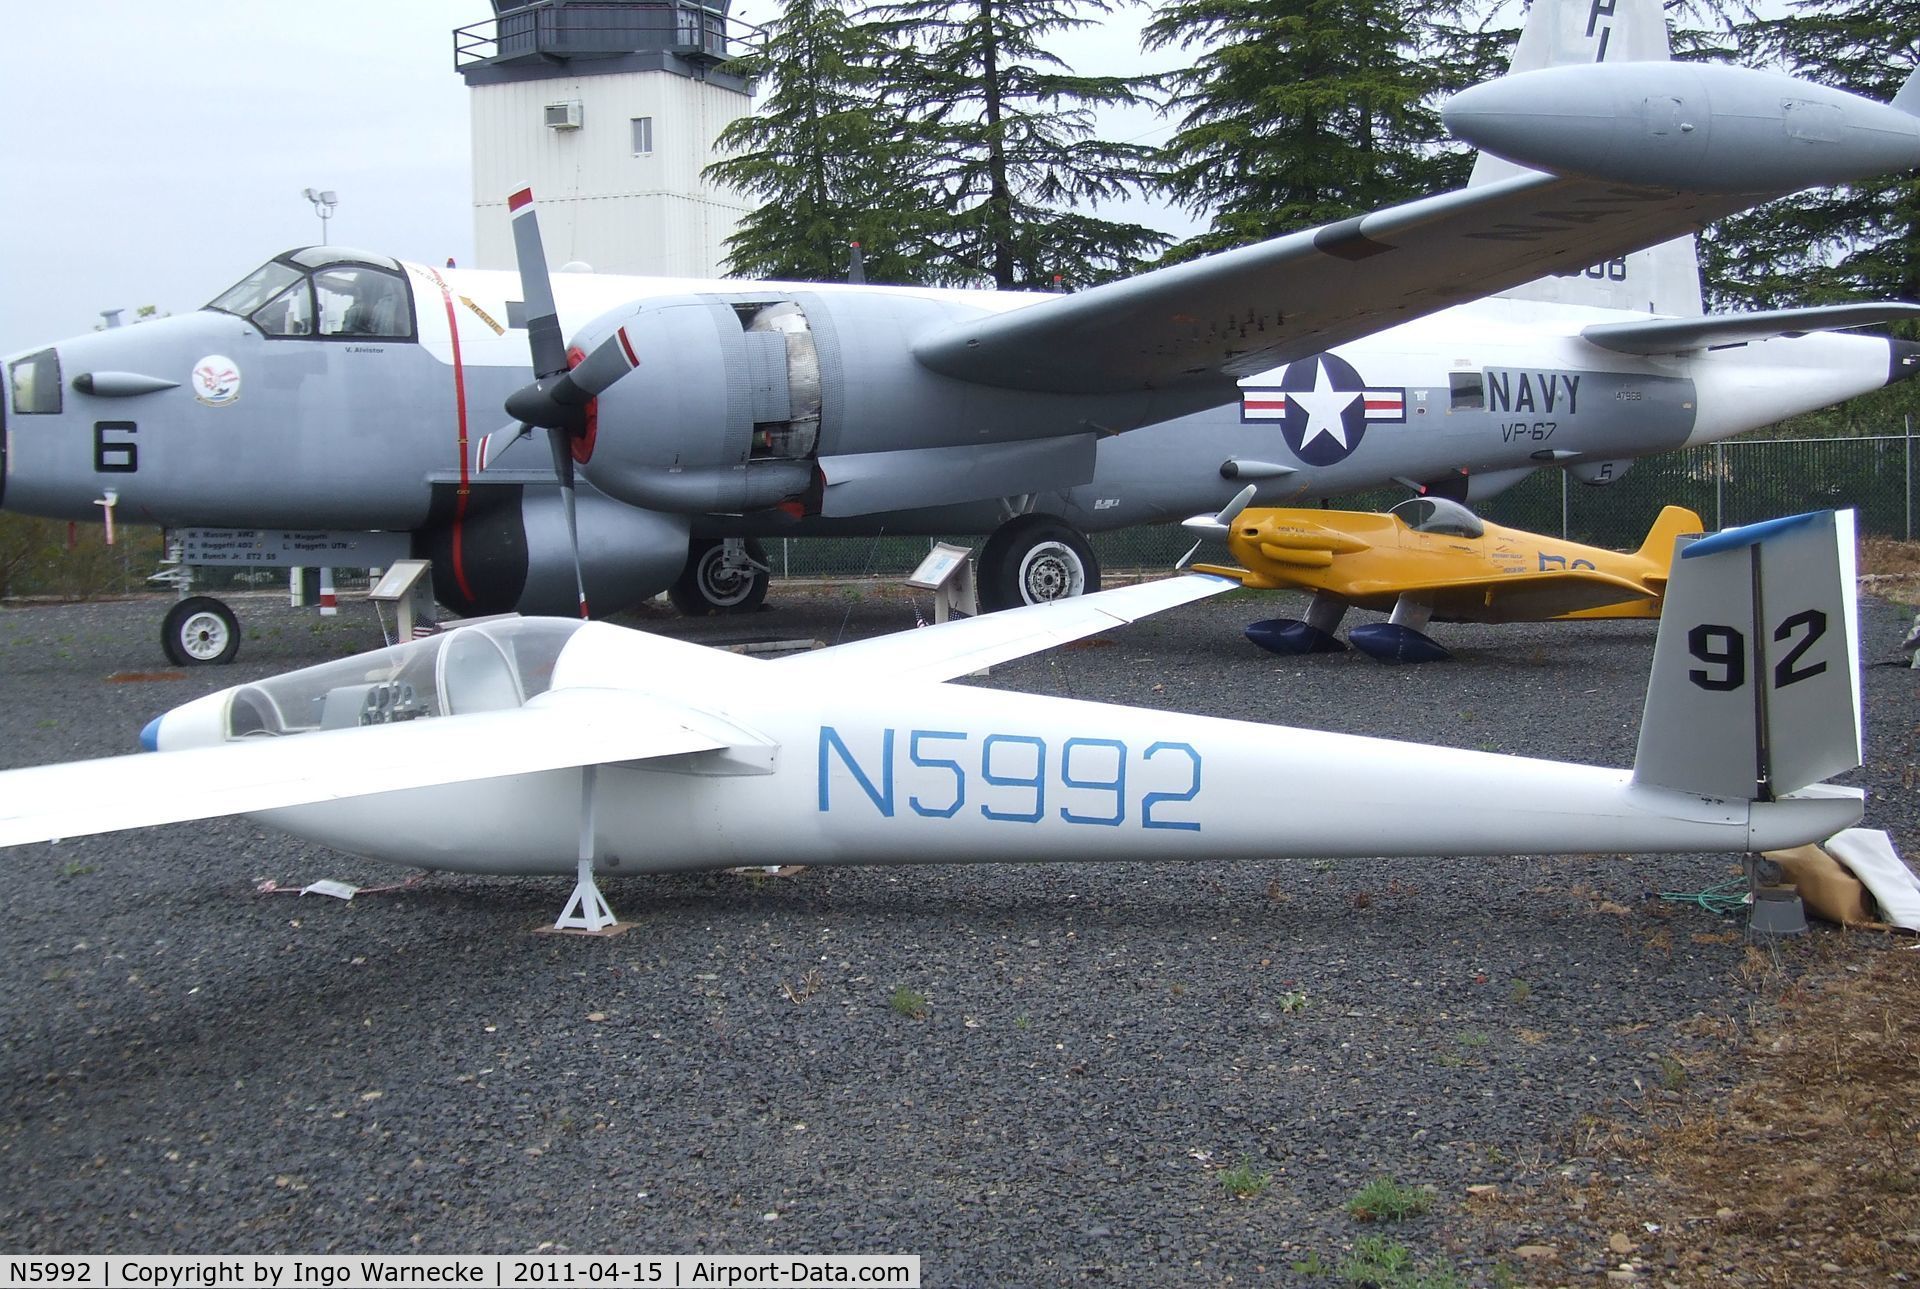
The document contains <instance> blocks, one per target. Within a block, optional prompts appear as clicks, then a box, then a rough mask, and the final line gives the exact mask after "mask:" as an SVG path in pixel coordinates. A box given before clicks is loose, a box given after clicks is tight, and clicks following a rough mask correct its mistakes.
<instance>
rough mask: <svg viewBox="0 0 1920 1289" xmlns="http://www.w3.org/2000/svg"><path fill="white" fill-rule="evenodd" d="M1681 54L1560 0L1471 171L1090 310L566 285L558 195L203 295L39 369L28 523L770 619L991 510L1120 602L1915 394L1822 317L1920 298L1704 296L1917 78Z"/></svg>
mask: <svg viewBox="0 0 1920 1289" xmlns="http://www.w3.org/2000/svg"><path fill="white" fill-rule="evenodd" d="M1628 19H1632V21H1631V22H1629V21H1628ZM1635 29H1638V30H1641V31H1642V33H1643V34H1642V35H1640V36H1639V37H1635V36H1634V35H1633V31H1634V30H1635ZM1645 33H1653V34H1651V35H1649V34H1645ZM1635 39H1638V40H1640V41H1641V43H1640V44H1639V45H1637V46H1636V45H1635V44H1634V41H1635ZM1528 40H1534V41H1535V44H1534V45H1533V46H1529V45H1528V44H1527V41H1528ZM1616 41H1617V42H1619V43H1618V44H1617V45H1616V44H1612V42H1616ZM1653 41H1657V47H1656V45H1655V44H1653V43H1650V42H1653ZM1610 48H1612V49H1613V50H1614V51H1615V52H1614V53H1611V54H1610V53H1609V49H1610ZM1665 52H1666V37H1665V27H1664V22H1663V20H1662V19H1661V17H1660V12H1659V9H1658V8H1657V6H1656V5H1654V4H1652V3H1650V2H1649V0H1618V3H1617V4H1616V2H1615V0H1568V2H1567V3H1562V4H1547V3H1542V4H1540V5H1536V6H1535V16H1534V18H1533V19H1531V20H1530V23H1529V29H1528V32H1527V35H1526V37H1524V38H1523V42H1522V47H1521V50H1520V51H1519V54H1518V56H1517V60H1516V65H1517V66H1520V67H1522V68H1524V67H1526V66H1527V65H1528V64H1529V62H1531V63H1534V64H1551V63H1560V64H1566V63H1578V64H1581V65H1538V66H1536V67H1535V69H1534V70H1522V71H1520V72H1518V73H1516V74H1513V75H1509V76H1507V77H1504V78H1501V79H1500V80H1496V81H1493V82H1489V83H1487V84H1485V85H1481V86H1478V87H1475V88H1474V89H1471V90H1468V91H1466V92H1464V93H1462V94H1460V95H1457V96H1456V97H1455V98H1454V99H1453V100H1452V101H1451V102H1450V103H1449V104H1448V106H1447V108H1446V113H1445V119H1446V121H1447V123H1448V126H1449V128H1450V129H1451V130H1452V131H1453V132H1454V133H1455V134H1456V135H1458V136H1460V137H1462V138H1463V139H1465V140H1466V141H1468V142H1469V143H1472V144H1474V145H1475V146H1478V147H1479V148H1480V149H1481V150H1482V152H1483V154H1493V155H1492V156H1490V157H1488V156H1483V159H1482V164H1481V168H1480V169H1479V170H1478V171H1477V172H1476V175H1475V179H1474V182H1473V183H1472V184H1471V185H1470V186H1469V187H1468V188H1466V189H1463V190H1460V191H1457V192H1449V193H1443V194H1440V195H1437V196H1432V197H1427V198H1423V199H1420V200H1417V201H1412V202H1408V203H1406V204H1404V205H1399V206H1394V207H1390V208H1387V209H1384V210H1379V211H1375V212H1372V213H1370V214H1367V215H1364V216H1359V217H1356V218H1352V219H1347V220H1343V221H1340V222H1338V223H1335V224H1331V225H1328V226H1326V227H1323V228H1317V229H1311V230H1308V231H1305V232H1300V233H1295V234H1291V235H1288V236H1285V237H1281V238H1276V239H1274V240H1271V241H1268V242H1264V243H1261V244H1258V245H1254V246H1249V247H1244V248H1241V249H1238V250H1234V251H1229V252H1225V253H1223V254H1219V255H1215V256H1212V257H1210V258H1207V259H1204V260H1198V261H1194V262H1190V263H1186V264H1181V265H1176V266H1173V267H1170V268H1165V269H1160V270H1156V271H1153V272H1149V273H1146V274H1143V275H1140V276H1138V277H1135V278H1131V279H1128V280H1125V281H1121V282H1115V283H1111V284H1108V285H1105V286H1100V287H1095V288H1091V289H1089V290H1085V291H1081V292H1079V293H1076V294H1069V295H1048V294H1037V293H1011V292H992V291H971V290H951V289H934V288H921V287H905V286H870V285H863V284H862V285H856V284H820V283H767V282H747V281H683V280H671V279H657V278H652V279H649V278H630V277H617V276H611V275H599V274H575V273H565V272H563V273H559V274H557V275H553V276H552V277H551V278H550V277H549V275H548V272H547V267H546V263H545V258H544V255H543V254H542V253H541V252H540V249H539V242H538V233H537V227H536V226H535V224H534V217H533V206H532V202H531V196H530V194H519V195H517V196H516V197H515V199H514V202H513V203H512V208H513V218H514V221H515V233H516V247H517V249H518V251H519V255H520V260H521V272H520V274H519V276H517V277H516V276H515V275H513V274H508V273H500V272H489V271H477V270H465V271H463V270H456V269H452V268H447V269H440V268H434V267H430V266H426V265H420V264H412V263H404V262H400V261H396V260H393V259H390V258H388V257H386V256H382V255H378V254H371V253H366V252H361V251H355V250H349V249H343V248H339V247H326V246H322V247H309V248H306V249H303V250H296V251H291V252H288V253H287V254H284V255H280V256H276V257H275V258H274V259H272V260H270V261H268V262H267V263H266V264H264V265H262V266H261V267H260V268H259V269H257V270H256V271H254V272H253V273H251V274H249V275H248V276H247V277H246V278H245V279H244V280H243V281H241V282H240V283H238V284H236V285H235V286H233V287H232V288H230V289H228V290H227V291H225V292H223V293H221V294H220V295H219V296H217V297H215V298H214V299H213V300H212V302H211V303H209V304H208V305H207V306H206V307H205V308H204V309H201V310H199V311H197V312H194V313H191V314H187V315H181V316H175V317H171V318H166V319H162V320H159V321H156V322H151V323H146V324H143V325H141V326H138V327H126V328H117V329H112V330H107V331H102V332H96V333H93V334H90V335H85V336H80V337H77V338H74V339H72V340H67V341H63V342H61V343H59V344H56V345H51V346H47V347H45V348H41V349H38V350H34V351H31V352H27V353H23V354H18V355H15V356H13V357H12V358H11V359H10V360H9V361H8V363H7V367H8V373H9V384H10V391H9V392H10V398H9V399H8V406H7V408H6V415H5V435H4V476H3V479H4V484H3V486H4V491H3V492H0V505H4V506H6V507H7V508H9V509H14V510H18V511H22V512H25V513H30V514H38V515H47V516H53V517H57V518H68V519H96V520H97V519H99V518H100V517H101V516H102V513H103V510H104V511H107V512H110V513H112V514H114V515H117V517H118V519H119V520H120V521H121V522H123V523H125V522H135V523H152V524H159V525H162V526H165V527H168V528H174V529H178V528H183V527H204V528H224V529H271V528H287V529H302V530H312V529H329V530H339V531H341V532H343V533H357V532H368V531H380V532H387V533H396V534H405V535H406V537H407V541H408V542H409V543H410V545H411V548H412V550H413V553H414V554H416V555H418V556H421V557H424V558H429V559H431V560H432V564H433V578H434V594H435V597H436V598H437V599H438V600H439V601H440V603H441V604H443V605H444V606H446V607H447V608H449V609H451V610H453V611H454V612H456V613H459V614H462V615H477V614H486V613H493V612H502V611H508V610H518V611H520V612H524V613H552V612H570V611H573V610H574V609H575V608H576V606H578V607H579V608H581V609H584V608H585V606H586V605H587V604H588V603H589V602H590V603H591V604H592V606H593V607H594V609H595V610H596V611H598V612H601V613H608V612H614V611H617V610H619V609H621V608H623V607H626V606H630V605H632V604H634V603H636V602H638V601H639V600H641V599H643V598H646V597H649V596H651V595H653V594H656V593H657V592H659V591H660V590H662V589H668V590H670V592H671V593H672V594H673V596H674V599H675V602H676V603H677V604H679V605H680V606H681V607H682V608H684V609H688V610H691V611H712V610H717V609H728V608H746V607H752V606H754V605H757V604H758V603H759V601H760V599H761V597H763V596H764V594H765V589H766V570H765V567H764V562H763V560H761V559H760V558H759V554H758V550H757V547H756V545H755V544H754V543H753V541H752V539H754V538H757V537H764V536H771V535H793V536H802V535H831V534H870V533H875V532H881V531H884V532H886V533H890V534H928V535H938V534H951V533H985V534H988V536H987V540H986V542H985V544H984V546H983V548H982V549H981V551H980V555H979V581H980V585H981V590H982V600H983V604H984V606H985V607H987V608H996V607H1003V606H1006V605H1010V604H1015V603H1019V602H1021V601H1022V600H1038V599H1044V598H1050V597H1052V596H1056V595H1061V594H1075V593H1078V592H1080V591H1082V590H1089V589H1094V588H1095V587H1097V585H1098V580H1099V573H1098V568H1097V565H1096V564H1095V563H1094V560H1093V556H1092V553H1091V551H1090V550H1089V549H1088V548H1087V543H1086V541H1085V537H1084V534H1085V533H1088V532H1092V531H1098V530H1104V529H1112V528H1119V527H1123V526H1126V525H1131V524H1138V523H1148V522H1158V521H1176V520H1179V519H1182V518H1184V517H1186V516H1188V515H1192V514H1194V513H1197V512H1200V511H1206V510H1213V509H1217V508H1218V507H1219V506H1220V505H1221V504H1223V503H1224V502H1225V501H1226V500H1227V499H1228V497H1229V496H1231V495H1232V494H1234V493H1236V492H1238V491H1239V490H1241V489H1242V488H1243V487H1245V486H1246V485H1247V484H1248V483H1252V484H1254V485H1255V486H1256V489H1257V493H1256V499H1257V502H1258V503H1259V504H1263V505H1264V504H1282V503H1293V502H1298V501H1300V500H1303V499H1312V498H1319V497H1325V496H1329V495H1333V494H1338V493H1342V492H1350V491H1355V490H1360V489H1366V488H1371V487H1377V486H1380V485H1382V484H1386V483H1388V482H1390V481H1401V482H1406V483H1411V484H1414V485H1416V486H1422V487H1427V488H1431V489H1434V490H1436V491H1439V492H1441V493H1442V494H1444V495H1450V496H1455V497H1462V498H1469V499H1470V498H1473V497H1476V496H1483V495H1489V494H1490V493H1491V492H1493V491H1497V490H1498V489H1499V488H1500V487H1503V486H1509V485H1510V484H1511V483H1513V482H1515V481H1517V480H1518V479H1519V478H1521V477H1524V476H1525V474H1526V473H1528V472H1529V471H1531V470H1534V469H1539V468H1542V467H1543V466H1557V467H1560V468H1563V469H1567V470H1569V471H1570V472H1572V473H1573V474H1574V475H1575V476H1576V477H1578V478H1581V479H1583V480H1586V481H1588V482H1596V483H1599V482H1606V481H1608V480H1610V479H1611V478H1614V477H1617V475H1618V474H1619V473H1620V472H1621V471H1623V470H1624V469H1625V468H1626V465H1627V463H1628V462H1630V461H1631V460H1632V459H1633V458H1635V457H1637V456H1641V455H1644V454H1647V453H1652V452H1660V451H1665V450H1669V449H1672V448H1675V447H1679V446H1681V445H1684V444H1690V443H1701V442H1707V441H1710V440H1713V439H1717V438H1721V437H1724V436H1726V435H1730V434H1736V433H1739V432H1741V431H1743V430H1747V429H1751V428H1754V427H1756V426H1759V425H1762V424H1766V423H1768V422H1771V421H1773V420H1776V419H1779V418H1781V417H1783V416H1787V415H1791V414H1793V413H1796V412H1800V411H1804V410H1809V409H1812V408H1815V407H1819V406H1823V405H1825V404H1828V403H1831V402H1835V401H1838V400H1840V399H1844V398H1847V397H1851V396H1853V395H1855V394H1859V393H1862V392H1865V391H1867V390H1870V389H1874V388H1878V387H1879V386H1881V385H1883V384H1885V383H1887V382H1888V381H1889V380H1891V379H1896V378H1898V377H1901V376H1904V375H1907V374H1910V373H1911V372H1912V370H1914V368H1913V365H1912V364H1913V353H1914V349H1913V347H1912V346H1909V345H1906V344H1904V343H1903V342H1899V341H1892V340H1889V339H1887V338H1885V337H1875V336H1859V335H1846V334H1839V333H1836V332H1828V331H1821V330H1819V329H1821V328H1844V327H1850V326H1856V325H1860V324H1862V323H1868V322H1874V321H1880V320H1885V319H1888V318H1892V317H1898V316H1904V315H1906V314H1909V313H1914V312H1920V306H1912V305H1851V306H1839V307H1835V308H1821V309H1811V310H1787V311H1776V312H1773V313H1763V314H1752V315H1733V316H1702V315H1701V313H1700V307H1699V292H1698V279H1697V274H1696V273H1695V271H1694V268H1693V263H1692V250H1691V245H1690V241H1688V240H1687V239H1688V236H1689V235H1690V234H1691V233H1692V232H1693V231H1695V230H1697V229H1699V228H1700V227H1702V226H1703V225H1704V224H1706V223H1708V222H1709V221H1711V220H1713V219H1716V218H1719V217H1722V216H1724V215H1727V214H1730V213H1732V212H1734V211H1737V210H1741V209H1745V208H1747V207H1750V206H1752V205H1754V204H1756V203H1758V202H1761V201H1765V200H1768V199H1770V198H1773V197H1777V196H1780V195H1782V194H1785V193H1790V192H1793V191H1796V190H1798V189H1800V188H1803V187H1807V186H1811V185H1817V184H1826V183H1836V182H1844V181H1847V180H1851V179H1858V178H1862V177H1866V176H1870V175H1876V174H1883V173H1887V172H1890V171H1902V170H1907V169H1910V168H1913V167H1914V166H1916V165H1917V164H1920V117H1917V116H1916V113H1920V88H1917V87H1916V86H1915V84H1913V83H1911V82H1910V83H1909V85H1908V86H1907V87H1905V88H1904V89H1903V90H1902V91H1901V93H1900V94H1899V95H1898V96H1897V97H1896V99H1895V100H1894V102H1893V103H1892V104H1891V105H1888V104H1880V103H1875V102H1871V101H1869V100H1866V99H1863V98H1860V97H1857V96H1854V95H1850V94H1847V93H1844V92H1841V91H1838V90H1833V89H1829V88H1825V87H1822V86H1817V85H1813V84H1810V83H1807V82H1804V81H1799V80H1795V79H1793V78H1790V77H1787V76H1784V75H1780V74H1777V73H1771V72H1764V71H1757V70H1753V69H1747V68H1739V67H1731V66H1720V65H1713V64H1680V63H1670V62H1665V61H1661V60H1663V59H1664V56H1665ZM1620 53H1629V54H1632V55H1633V56H1632V57H1631V58H1621V57H1620V56H1619V54H1620ZM1675 238H1680V239H1681V240H1679V241H1677V242H1676V241H1674V240H1673V239H1675ZM1663 243H1664V245H1663ZM1648 247H1657V249H1656V250H1654V251H1652V252H1650V253H1647V254H1638V252H1642V251H1644V250H1645V249H1646V248H1648ZM1554 275H1561V276H1554ZM1529 283H1533V284H1534V285H1531V286H1529V285H1527V284H1529ZM1489 293H1495V294H1494V297H1493V298H1491V299H1487V298H1485V297H1487V296H1488V295H1489ZM1476 301H1477V303H1476ZM530 352H531V354H532V355H533V359H534V361H533V363H532V365H531V369H530V365H529V361H528V359H529V353H530ZM530 376H531V377H532V378H533V379H532V382H531V383H529V377H530ZM502 408H504V409H505V411H504V412H503V411H502V410H501V409H502ZM536 428H541V429H545V430H546V431H547V432H548V433H547V434H546V435H545V436H537V435H534V434H533V433H532V430H534V429H536ZM540 437H545V438H546V440H547V443H546V444H544V445H543V444H541V443H539V442H538V441H537V440H538V439H539V438H540ZM576 471H577V473H578V478H579V482H578V486H577V488H576V485H575V474H576ZM576 497H577V502H576ZM203 604H205V605H211V606H213V608H212V609H211V610H203V611H202V612H201V614H200V616H198V617H196V618H193V619H192V620H191V621H189V620H188V619H187V618H186V617H183V616H182V615H181V614H179V613H178V612H176V613H175V614H174V615H170V617H169V625H168V628H167V630H168V632H169V633H171V634H172V635H176V636H178V638H177V639H169V640H168V645H169V652H170V653H171V654H173V655H174V656H175V657H176V658H178V659H180V660H183V661H225V660H226V659H227V658H230V657H231V656H232V655H233V651H234V650H235V649H236V648H237V646H238V641H239V633H238V630H237V626H236V624H235V623H234V622H233V619H232V617H231V614H230V613H229V612H228V611H227V610H226V609H225V607H224V606H220V605H218V603H217V602H216V601H211V600H206V601H203Z"/></svg>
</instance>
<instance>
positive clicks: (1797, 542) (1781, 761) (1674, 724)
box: [1633, 510, 1860, 801]
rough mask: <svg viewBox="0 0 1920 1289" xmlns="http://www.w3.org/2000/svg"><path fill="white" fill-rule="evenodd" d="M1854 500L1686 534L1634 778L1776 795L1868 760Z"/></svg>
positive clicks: (1702, 790)
mask: <svg viewBox="0 0 1920 1289" xmlns="http://www.w3.org/2000/svg"><path fill="white" fill-rule="evenodd" d="M1859 661H1860V641H1859V630H1858V622H1857V616H1856V609H1855V604H1854V525H1853V512H1852V511H1850V510H1843V511H1830V510H1829V511H1821V512H1818V513H1815V514H1810V515H1796V516H1794V517H1793V518H1791V519H1775V520H1769V521H1768V522H1766V523H1760V524H1751V525H1748V526H1747V527H1745V528H1731V529H1728V530H1727V531H1725V532H1721V533H1714V534H1711V535H1709V536H1706V537H1701V538H1698V539H1697V540H1694V541H1693V542H1691V543H1687V542H1685V541H1684V539H1683V541H1682V544H1681V545H1680V548H1679V551H1678V553H1677V555H1676V556H1675V558H1674V561H1673V568H1672V572H1671V577H1670V579H1669V581H1668V583H1667V595H1666V603H1665V606H1664V608H1663V609H1662V611H1661V616H1660V633H1659V636H1658V638H1657V639H1656V641H1655V644H1654V652H1653V677H1652V680H1651V681H1650V682H1649V684H1648V686H1647V706H1646V714H1645V716H1644V717H1643V719H1642V721H1641V725H1640V748H1639V751H1638V753H1637V754H1636V755H1635V758H1634V763H1633V780H1634V782H1635V783H1636V784H1642V785H1645V786H1649V787H1656V788H1671V789H1674V790H1676V791H1680V792H1687V793H1692V794H1695V795H1697V796H1706V797H1721V798H1729V799H1733V800H1747V801H1772V800H1775V799H1776V798H1779V797H1782V796H1784V795H1786V794H1788V793H1791V792H1794V791H1796V790H1798V789H1801V788H1805V787H1807V786H1808V785H1810V784H1816V783H1819V782H1820V781H1821V780H1823V779H1826V778H1828V777H1829V776H1831V775H1835V774H1839V773H1841V772H1843V771H1845V770H1850V769H1852V768H1853V767H1854V766H1856V765H1859V764H1860V666H1859Z"/></svg>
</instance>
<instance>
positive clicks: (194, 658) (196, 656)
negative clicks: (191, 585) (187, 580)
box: [160, 595, 240, 667]
mask: <svg viewBox="0 0 1920 1289" xmlns="http://www.w3.org/2000/svg"><path fill="white" fill-rule="evenodd" d="M160 647H161V648H162V649H164V650H166V653H167V657H168V659H169V660H171V661H172V662H173V664H174V665H175V666H178V667H202V666H207V665H209V664H213V663H227V662H232V661H233V660H234V657H235V655H237V654H238V653H239V652H240V622H239V619H237V618H235V617H234V616H233V610H232V609H229V608H228V607H227V606H226V605H224V604H222V603H221V602H220V601H218V600H216V599H214V598H213V597H212V596H210V595H194V596H189V597H188V598H186V599H184V600H182V601H180V603H178V604H176V605H174V606H173V607H172V608H171V609H169V610H167V616H166V619H165V621H163V622H162V623H161V624H160Z"/></svg>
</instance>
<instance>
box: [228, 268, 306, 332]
mask: <svg viewBox="0 0 1920 1289" xmlns="http://www.w3.org/2000/svg"><path fill="white" fill-rule="evenodd" d="M304 276H305V274H303V273H301V272H300V270H298V269H295V268H290V267H288V266H287V265H285V264H282V263H281V262H280V261H278V260H270V261H268V262H267V263H265V264H262V265H261V266H260V267H259V268H257V269H255V270H254V271H253V272H251V273H249V274H247V275H246V276H245V277H243V278H241V279H240V281H238V282H237V283H235V284H234V285H232V286H230V287H228V288H227V289H226V290H225V291H222V292H221V293H220V294H219V295H217V296H215V297H214V299H213V302H212V303H211V304H209V305H208V306H207V307H208V308H209V309H218V310H220V312H222V313H237V314H239V315H240V316H241V317H243V318H245V317H248V316H250V315H251V314H252V313H253V311H254V310H255V309H258V308H259V307H260V306H261V305H263V304H265V303H266V302H267V301H269V300H271V299H273V298H274V297H275V296H277V295H279V294H280V293H281V292H283V291H285V290H286V289H287V287H288V286H290V285H292V284H293V283H295V282H298V281H300V280H301V279H302V278H303V277H304ZM278 334H285V333H278Z"/></svg>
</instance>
